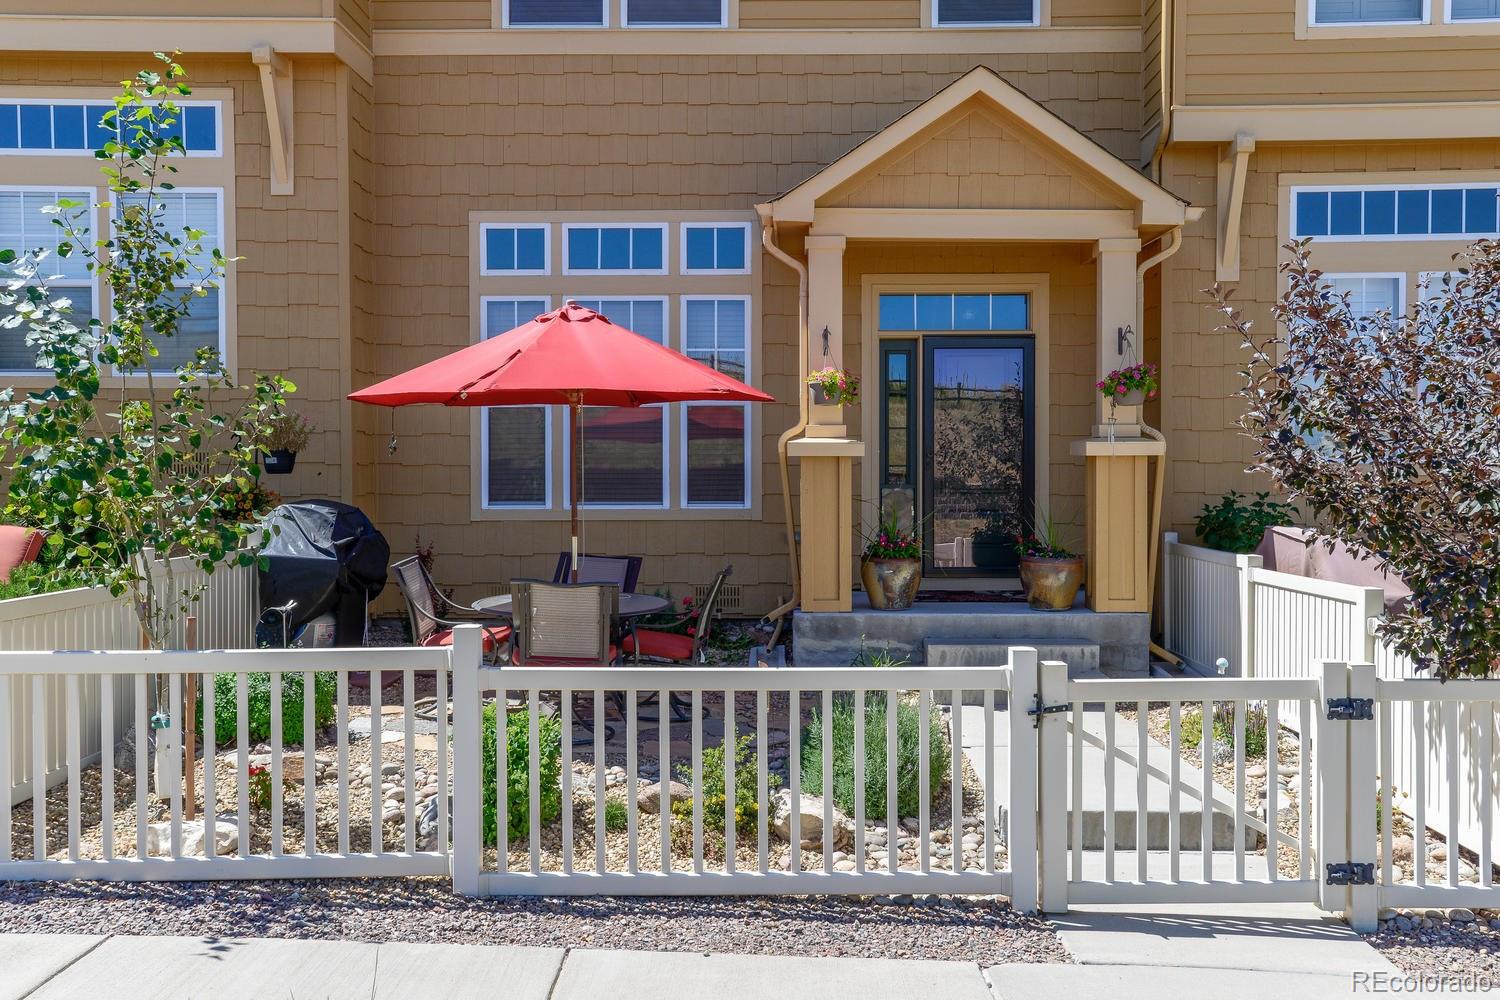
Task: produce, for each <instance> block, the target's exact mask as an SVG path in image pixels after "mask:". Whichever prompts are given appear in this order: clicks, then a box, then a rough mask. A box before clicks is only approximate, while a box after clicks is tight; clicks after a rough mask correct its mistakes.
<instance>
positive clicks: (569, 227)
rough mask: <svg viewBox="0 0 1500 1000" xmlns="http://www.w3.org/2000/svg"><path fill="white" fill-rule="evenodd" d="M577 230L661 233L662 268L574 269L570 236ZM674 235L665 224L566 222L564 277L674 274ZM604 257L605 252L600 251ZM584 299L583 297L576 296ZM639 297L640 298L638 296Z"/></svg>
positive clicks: (563, 235)
mask: <svg viewBox="0 0 1500 1000" xmlns="http://www.w3.org/2000/svg"><path fill="white" fill-rule="evenodd" d="M575 229H598V230H605V229H655V230H658V231H659V232H660V233H661V267H660V268H639V267H632V268H626V269H624V270H618V269H616V270H605V269H595V268H573V267H569V266H568V235H569V234H570V233H572V232H573V230H575ZM671 243H672V234H671V226H670V225H669V224H668V223H665V222H564V223H563V224H562V273H563V274H564V275H570V276H571V275H577V276H579V277H619V276H628V275H633V274H643V275H664V274H671V273H672V246H671ZM600 256H601V258H602V256H603V250H602V248H601V250H600ZM574 297H575V298H582V297H583V296H574ZM594 297H595V298H616V299H619V298H631V297H632V296H629V295H610V296H594ZM636 297H639V296H636Z"/></svg>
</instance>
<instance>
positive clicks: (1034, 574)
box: [1021, 556, 1084, 611]
mask: <svg viewBox="0 0 1500 1000" xmlns="http://www.w3.org/2000/svg"><path fill="white" fill-rule="evenodd" d="M1083 570H1084V563H1083V556H1073V557H1071V558H1068V559H1031V558H1027V557H1022V559H1021V586H1022V587H1023V588H1024V589H1025V591H1026V603H1027V604H1030V605H1031V607H1032V610H1034V611H1066V610H1068V609H1069V608H1071V607H1072V606H1073V602H1074V601H1075V600H1076V599H1077V598H1078V591H1079V588H1081V587H1082V586H1083Z"/></svg>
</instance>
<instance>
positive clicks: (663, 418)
mask: <svg viewBox="0 0 1500 1000" xmlns="http://www.w3.org/2000/svg"><path fill="white" fill-rule="evenodd" d="M576 301H577V302H578V304H579V305H581V306H583V307H585V308H587V309H592V310H594V311H595V312H597V313H600V314H602V315H604V316H606V317H608V319H609V321H610V322H611V323H614V324H616V325H618V326H623V327H625V328H626V329H627V330H631V331H633V332H635V333H638V334H640V335H641V336H643V337H649V338H650V339H652V340H654V341H656V342H657V343H658V344H665V343H667V300H666V297H665V296H654V297H650V298H604V299H587V298H580V299H577V300H576ZM666 441H667V408H666V407H664V406H641V407H610V406H586V407H584V408H583V489H582V503H583V504H584V506H588V507H665V506H666V504H667V485H666V482H667V455H666ZM570 445H571V442H570ZM569 495H571V494H569Z"/></svg>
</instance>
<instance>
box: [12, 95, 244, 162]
mask: <svg viewBox="0 0 1500 1000" xmlns="http://www.w3.org/2000/svg"><path fill="white" fill-rule="evenodd" d="M112 107H113V105H111V104H110V103H108V102H99V101H77V100H22V99H20V98H0V154H10V155H20V156H55V155H64V156H89V155H92V154H93V152H94V151H95V150H97V149H102V148H104V144H105V143H106V142H108V141H109V140H110V139H112V138H114V137H115V130H114V128H112V127H110V126H107V125H106V124H105V123H104V120H103V119H104V115H105V113H106V112H108V111H109V110H110V109H111V108H112ZM125 126H126V129H127V134H128V129H129V128H130V127H131V120H127V121H126V122H125ZM162 134H163V135H165V136H176V137H177V138H178V139H180V140H181V141H182V145H183V148H184V149H186V150H187V152H188V154H189V155H197V156H217V155H219V152H220V149H219V146H220V144H219V105H218V104H217V103H214V102H209V103H202V102H199V103H191V104H178V105H177V115H176V120H175V121H173V122H172V123H171V124H170V125H165V126H162Z"/></svg>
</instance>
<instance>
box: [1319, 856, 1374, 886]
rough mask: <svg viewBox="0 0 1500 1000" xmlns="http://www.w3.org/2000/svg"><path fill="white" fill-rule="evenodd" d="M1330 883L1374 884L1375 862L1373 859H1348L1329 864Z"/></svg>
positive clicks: (1328, 882)
mask: <svg viewBox="0 0 1500 1000" xmlns="http://www.w3.org/2000/svg"><path fill="white" fill-rule="evenodd" d="M1326 881H1327V884H1328V885H1374V884H1375V864H1374V862H1371V861H1346V862H1344V863H1343V864H1337V865H1329V866H1328V878H1327V880H1326Z"/></svg>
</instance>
